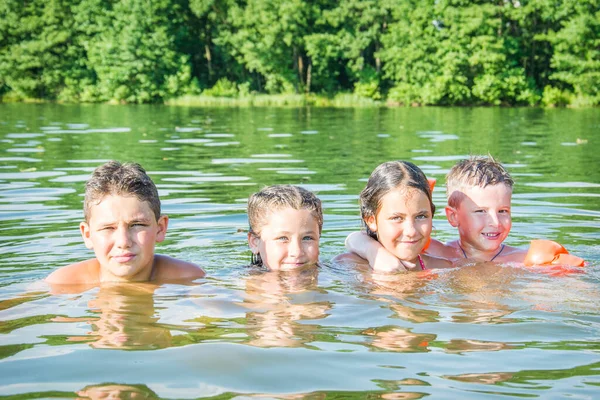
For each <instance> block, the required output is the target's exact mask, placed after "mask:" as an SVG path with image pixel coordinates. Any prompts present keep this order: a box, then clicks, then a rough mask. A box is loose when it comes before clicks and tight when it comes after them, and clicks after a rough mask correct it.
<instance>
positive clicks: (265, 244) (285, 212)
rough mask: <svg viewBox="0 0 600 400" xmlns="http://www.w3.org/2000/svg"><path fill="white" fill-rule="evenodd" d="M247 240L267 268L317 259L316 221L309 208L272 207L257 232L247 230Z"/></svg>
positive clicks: (289, 266)
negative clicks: (257, 233)
mask: <svg viewBox="0 0 600 400" xmlns="http://www.w3.org/2000/svg"><path fill="white" fill-rule="evenodd" d="M248 244H249V246H250V249H251V250H252V252H253V253H255V254H256V253H259V254H260V257H261V258H262V260H263V264H264V265H265V266H266V267H267V268H269V269H271V270H290V269H296V268H302V267H304V266H307V265H314V264H316V263H317V262H318V261H319V224H318V222H317V219H316V218H315V217H314V216H313V214H312V212H311V211H309V210H305V209H303V210H295V209H293V208H291V207H287V208H282V209H279V210H273V211H271V213H270V214H269V215H268V216H267V220H266V224H265V225H263V226H262V227H261V228H260V235H256V234H253V233H248Z"/></svg>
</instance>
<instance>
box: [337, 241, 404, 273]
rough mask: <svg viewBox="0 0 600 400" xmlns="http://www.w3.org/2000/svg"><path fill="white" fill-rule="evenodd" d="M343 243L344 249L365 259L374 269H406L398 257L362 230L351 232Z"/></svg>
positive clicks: (390, 270)
mask: <svg viewBox="0 0 600 400" xmlns="http://www.w3.org/2000/svg"><path fill="white" fill-rule="evenodd" d="M345 244H346V250H348V251H349V252H352V253H354V254H357V255H358V256H360V257H362V258H364V259H365V260H367V261H368V262H369V265H370V266H371V267H372V268H373V270H375V271H379V272H396V271H406V268H404V266H403V265H402V263H401V262H400V260H399V259H398V257H396V256H395V255H393V254H392V253H390V252H389V251H387V250H386V249H385V248H384V247H383V246H382V245H381V243H379V242H378V241H377V240H375V239H373V238H372V237H370V236H369V235H367V234H366V233H364V232H352V233H351V234H349V235H348V237H347V238H346V243H345Z"/></svg>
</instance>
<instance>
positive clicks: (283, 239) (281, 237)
mask: <svg viewBox="0 0 600 400" xmlns="http://www.w3.org/2000/svg"><path fill="white" fill-rule="evenodd" d="M275 240H276V241H278V242H287V241H288V238H287V236H279V237H278V238H275Z"/></svg>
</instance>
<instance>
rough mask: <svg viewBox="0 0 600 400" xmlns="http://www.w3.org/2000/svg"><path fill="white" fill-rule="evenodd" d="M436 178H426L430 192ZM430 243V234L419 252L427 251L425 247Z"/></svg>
mask: <svg viewBox="0 0 600 400" xmlns="http://www.w3.org/2000/svg"><path fill="white" fill-rule="evenodd" d="M436 181H437V180H436V179H435V178H427V182H429V189H430V190H431V192H432V193H433V188H434V187H435V182H436ZM430 244H431V236H430V237H429V239H427V243H425V246H424V247H423V250H421V253H425V251H427V249H428V248H429V245H430Z"/></svg>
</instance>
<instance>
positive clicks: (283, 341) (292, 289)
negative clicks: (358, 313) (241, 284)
mask: <svg viewBox="0 0 600 400" xmlns="http://www.w3.org/2000/svg"><path fill="white" fill-rule="evenodd" d="M318 274H319V267H314V266H311V267H307V268H303V269H301V270H291V271H254V272H252V273H251V274H250V275H249V276H248V277H247V278H246V282H245V284H246V298H245V300H244V302H243V306H244V307H247V308H248V309H249V310H250V311H249V312H248V313H247V314H246V329H247V332H248V335H249V337H250V341H249V342H248V344H250V345H252V346H258V347H275V346H278V347H300V346H303V345H305V344H306V343H308V342H311V341H312V340H314V334H313V333H314V332H317V331H318V329H319V328H320V327H319V325H316V324H306V323H300V322H299V321H302V320H317V319H322V318H325V317H326V316H327V311H328V310H329V309H331V307H332V304H331V303H330V302H328V301H315V296H316V295H317V294H318V292H317V286H318ZM298 294H302V296H294V295H298Z"/></svg>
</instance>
